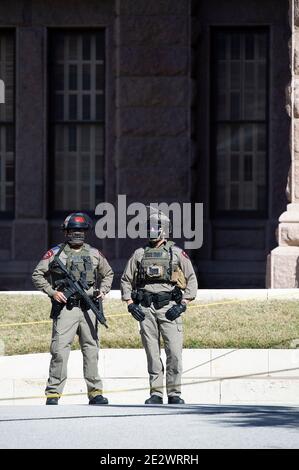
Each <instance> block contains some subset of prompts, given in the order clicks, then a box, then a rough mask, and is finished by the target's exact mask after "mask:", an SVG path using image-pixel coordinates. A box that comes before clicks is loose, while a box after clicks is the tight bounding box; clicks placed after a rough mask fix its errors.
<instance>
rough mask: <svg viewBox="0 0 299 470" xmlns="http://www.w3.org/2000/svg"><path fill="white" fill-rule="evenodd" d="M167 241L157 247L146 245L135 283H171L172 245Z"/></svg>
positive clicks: (140, 284)
mask: <svg viewBox="0 0 299 470" xmlns="http://www.w3.org/2000/svg"><path fill="white" fill-rule="evenodd" d="M173 245H174V242H172V241H168V242H166V243H165V244H162V245H161V246H159V247H158V248H156V247H151V246H146V247H145V248H144V254H143V257H142V259H141V261H140V263H139V265H138V274H137V284H138V285H139V286H142V285H144V284H150V283H156V282H157V283H172V280H171V278H172V271H173V265H172V258H173V254H172V249H171V248H172V246H173Z"/></svg>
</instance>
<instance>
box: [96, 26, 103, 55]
mask: <svg viewBox="0 0 299 470" xmlns="http://www.w3.org/2000/svg"><path fill="white" fill-rule="evenodd" d="M95 36H96V60H104V58H105V33H104V31H99V32H98V33H96V35H95Z"/></svg>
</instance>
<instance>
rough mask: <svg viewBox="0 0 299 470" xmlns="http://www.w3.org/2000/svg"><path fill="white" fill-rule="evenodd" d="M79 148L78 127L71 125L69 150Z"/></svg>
mask: <svg viewBox="0 0 299 470" xmlns="http://www.w3.org/2000/svg"><path fill="white" fill-rule="evenodd" d="M76 150H77V128H76V126H70V127H69V151H70V152H73V151H76Z"/></svg>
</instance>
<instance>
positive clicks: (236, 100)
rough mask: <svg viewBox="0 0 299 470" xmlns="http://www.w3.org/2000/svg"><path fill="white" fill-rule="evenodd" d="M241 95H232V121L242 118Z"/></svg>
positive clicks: (234, 93) (233, 93)
mask: <svg viewBox="0 0 299 470" xmlns="http://www.w3.org/2000/svg"><path fill="white" fill-rule="evenodd" d="M240 104H241V103H240V93H236V92H232V93H231V95H230V117H231V119H232V120H236V119H239V118H240Z"/></svg>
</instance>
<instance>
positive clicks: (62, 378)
mask: <svg viewBox="0 0 299 470" xmlns="http://www.w3.org/2000/svg"><path fill="white" fill-rule="evenodd" d="M76 333H77V334H78V336H79V342H80V347H81V351H82V354H83V374H84V379H85V382H86V385H87V393H88V397H89V398H92V397H94V396H96V395H101V394H102V388H103V386H102V380H101V378H100V376H99V372H98V353H99V343H98V334H97V320H96V317H95V315H94V313H93V312H91V311H89V312H83V311H82V310H81V309H80V308H78V307H74V308H73V309H72V310H67V309H66V308H63V310H62V311H61V312H60V314H59V316H58V317H57V318H56V319H54V320H53V329H52V342H51V348H50V352H51V355H52V359H51V362H50V369H49V379H48V382H47V386H46V390H45V393H46V395H47V396H55V397H60V395H61V394H62V391H63V388H64V386H65V382H66V378H67V362H68V358H69V354H70V351H71V345H72V343H73V341H74V338H75V335H76Z"/></svg>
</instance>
